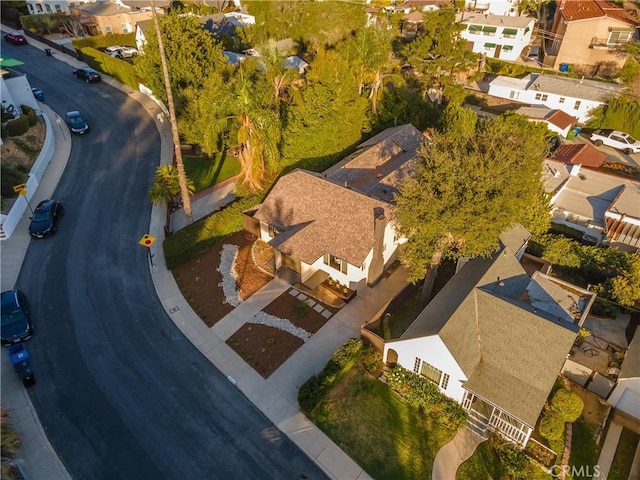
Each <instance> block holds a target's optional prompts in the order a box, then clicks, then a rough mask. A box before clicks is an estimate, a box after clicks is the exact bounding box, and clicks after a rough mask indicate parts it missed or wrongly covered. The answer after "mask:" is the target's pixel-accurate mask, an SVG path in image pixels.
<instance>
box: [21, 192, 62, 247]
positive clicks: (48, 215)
mask: <svg viewBox="0 0 640 480" xmlns="http://www.w3.org/2000/svg"><path fill="white" fill-rule="evenodd" d="M63 216H64V207H63V206H62V204H61V203H60V202H59V201H57V200H54V199H52V198H50V199H49V200H43V201H41V202H40V203H38V206H37V207H36V209H35V210H34V211H33V216H32V217H31V224H30V225H29V233H30V234H31V236H32V237H36V238H44V237H48V236H49V235H53V234H54V233H56V231H57V230H58V222H60V219H61V218H62V217H63Z"/></svg>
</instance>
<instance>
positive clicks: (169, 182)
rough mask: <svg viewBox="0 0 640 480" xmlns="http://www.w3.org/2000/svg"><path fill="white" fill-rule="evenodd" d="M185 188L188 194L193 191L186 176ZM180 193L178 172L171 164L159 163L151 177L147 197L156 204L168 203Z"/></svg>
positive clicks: (191, 184) (191, 182) (192, 186)
mask: <svg viewBox="0 0 640 480" xmlns="http://www.w3.org/2000/svg"><path fill="white" fill-rule="evenodd" d="M186 180H187V190H188V192H189V195H193V193H194V192H195V190H196V189H195V186H194V184H193V181H191V179H189V178H187V179H186ZM179 193H180V174H179V172H178V169H177V168H176V167H174V166H173V165H172V164H170V163H169V164H166V165H160V166H159V167H158V168H156V174H155V176H154V177H153V185H152V186H151V190H149V198H150V199H151V201H152V202H153V203H155V204H157V205H168V204H171V203H172V202H174V201H175V199H176V196H177V195H178V194H179Z"/></svg>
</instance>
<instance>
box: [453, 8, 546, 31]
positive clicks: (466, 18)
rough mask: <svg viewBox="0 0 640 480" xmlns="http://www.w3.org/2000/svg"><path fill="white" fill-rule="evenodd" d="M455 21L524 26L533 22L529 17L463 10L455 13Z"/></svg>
mask: <svg viewBox="0 0 640 480" xmlns="http://www.w3.org/2000/svg"><path fill="white" fill-rule="evenodd" d="M456 21H457V22H459V23H464V24H465V25H486V26H490V27H509V28H525V27H527V26H528V25H530V24H531V22H535V18H531V17H510V16H507V15H485V14H484V13H469V12H464V13H461V14H458V15H457V18H456Z"/></svg>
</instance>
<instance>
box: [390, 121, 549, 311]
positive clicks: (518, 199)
mask: <svg viewBox="0 0 640 480" xmlns="http://www.w3.org/2000/svg"><path fill="white" fill-rule="evenodd" d="M463 131H464V130H463ZM547 135H548V133H547V129H546V127H544V126H543V125H540V124H535V123H532V122H529V121H527V119H526V118H525V117H522V116H520V115H513V114H508V115H503V116H500V117H497V118H496V119H494V120H480V121H479V122H478V124H477V128H476V129H475V130H474V131H473V132H469V134H467V136H466V137H465V136H460V134H459V132H457V133H450V132H448V131H445V132H444V133H440V132H434V133H433V134H432V136H431V139H430V140H428V141H427V142H425V143H424V145H423V146H422V148H421V149H420V152H419V162H418V164H417V168H416V171H415V174H414V175H413V176H412V177H411V178H410V179H408V180H407V181H406V182H405V184H404V185H403V186H402V188H401V190H400V193H399V194H398V195H397V198H396V201H397V208H396V218H397V227H398V231H399V233H400V234H401V235H402V236H404V237H406V238H407V239H408V241H407V243H406V244H405V245H404V247H403V251H402V260H403V263H404V264H405V265H406V266H407V267H408V268H409V271H410V277H411V280H412V281H418V280H420V279H421V278H423V277H425V274H427V273H429V275H428V276H427V279H426V280H425V289H424V297H423V299H424V300H426V299H427V298H428V296H429V294H430V289H431V286H432V281H433V279H434V278H435V273H436V272H437V267H438V265H439V264H440V262H441V261H442V260H443V259H444V258H451V259H456V258H460V257H467V258H473V257H478V256H489V255H491V254H492V253H493V252H495V251H496V248H497V246H498V236H499V235H500V234H501V233H502V232H503V231H505V230H506V229H508V228H509V227H510V226H511V225H512V224H514V223H515V222H522V221H523V220H524V219H525V217H526V215H524V214H523V212H526V211H527V210H530V209H531V208H537V205H539V204H541V203H544V202H545V199H544V195H543V187H542V182H541V171H542V162H543V160H544V158H545V156H546V154H547V152H548V145H549V143H548V140H547ZM525 223H526V222H525ZM526 226H527V225H526V224H525V227H526Z"/></svg>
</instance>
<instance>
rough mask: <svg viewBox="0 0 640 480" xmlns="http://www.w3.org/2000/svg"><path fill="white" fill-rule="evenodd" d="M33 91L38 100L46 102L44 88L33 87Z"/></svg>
mask: <svg viewBox="0 0 640 480" xmlns="http://www.w3.org/2000/svg"><path fill="white" fill-rule="evenodd" d="M31 92H32V93H33V96H34V97H36V100H40V101H41V102H44V92H43V91H42V90H40V89H39V88H37V87H32V88H31Z"/></svg>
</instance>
